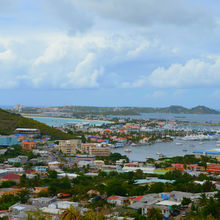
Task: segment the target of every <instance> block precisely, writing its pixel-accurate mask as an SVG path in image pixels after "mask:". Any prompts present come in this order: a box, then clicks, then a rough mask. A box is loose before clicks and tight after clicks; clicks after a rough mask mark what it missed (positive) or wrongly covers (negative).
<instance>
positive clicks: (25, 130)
mask: <svg viewBox="0 0 220 220" xmlns="http://www.w3.org/2000/svg"><path fill="white" fill-rule="evenodd" d="M14 133H15V134H25V135H27V136H29V137H35V136H40V130H39V129H36V128H17V129H15V131H14Z"/></svg>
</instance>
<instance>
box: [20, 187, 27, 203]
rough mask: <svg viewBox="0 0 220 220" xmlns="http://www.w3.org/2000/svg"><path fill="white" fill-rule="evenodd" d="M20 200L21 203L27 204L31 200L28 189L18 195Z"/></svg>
mask: <svg viewBox="0 0 220 220" xmlns="http://www.w3.org/2000/svg"><path fill="white" fill-rule="evenodd" d="M17 195H18V197H19V200H20V201H21V203H26V202H27V201H28V199H29V198H30V191H29V190H28V189H25V190H22V191H20V192H19V193H18V194H17Z"/></svg>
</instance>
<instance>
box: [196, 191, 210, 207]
mask: <svg viewBox="0 0 220 220" xmlns="http://www.w3.org/2000/svg"><path fill="white" fill-rule="evenodd" d="M207 202H208V199H207V197H206V194H205V193H202V194H201V195H200V198H199V201H198V203H199V205H200V206H204V205H206V204H207Z"/></svg>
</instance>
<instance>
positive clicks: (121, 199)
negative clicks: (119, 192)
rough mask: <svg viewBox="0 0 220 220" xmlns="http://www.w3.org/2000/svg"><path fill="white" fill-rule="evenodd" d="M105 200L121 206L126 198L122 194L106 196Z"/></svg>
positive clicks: (126, 200) (125, 201)
mask: <svg viewBox="0 0 220 220" xmlns="http://www.w3.org/2000/svg"><path fill="white" fill-rule="evenodd" d="M107 202H108V203H111V204H115V205H116V206H122V205H124V204H125V203H127V202H128V198H126V197H123V196H110V197H108V198H107Z"/></svg>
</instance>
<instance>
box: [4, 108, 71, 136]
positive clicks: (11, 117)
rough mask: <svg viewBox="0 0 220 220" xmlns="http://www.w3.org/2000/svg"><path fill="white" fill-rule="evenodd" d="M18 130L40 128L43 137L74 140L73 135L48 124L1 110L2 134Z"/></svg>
mask: <svg viewBox="0 0 220 220" xmlns="http://www.w3.org/2000/svg"><path fill="white" fill-rule="evenodd" d="M16 128H38V129H40V131H41V134H42V135H50V136H51V138H52V139H71V138H73V136H72V135H70V134H66V133H64V132H62V131H60V130H58V129H56V128H53V127H50V126H48V125H46V124H43V123H40V122H38V121H35V120H33V119H30V118H24V117H22V116H21V115H19V114H14V113H10V112H7V111H5V110H2V109H0V134H2V135H9V134H13V132H14V130H15V129H16Z"/></svg>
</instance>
